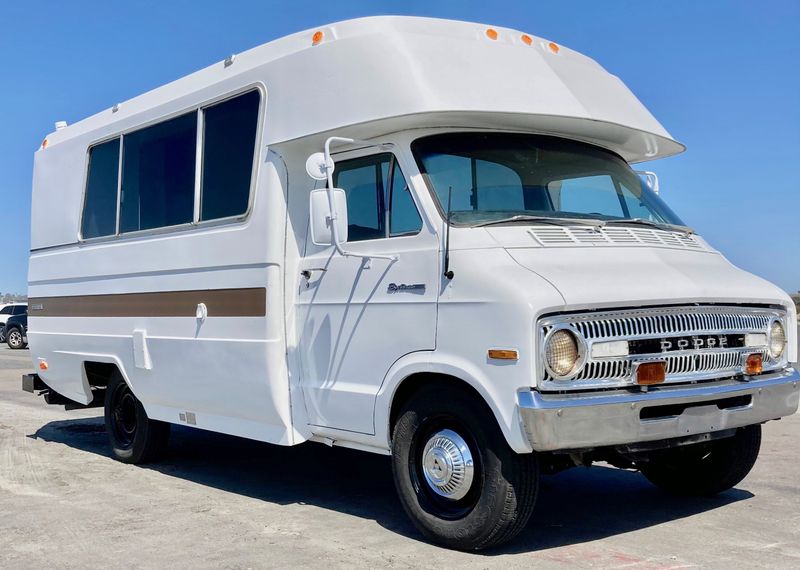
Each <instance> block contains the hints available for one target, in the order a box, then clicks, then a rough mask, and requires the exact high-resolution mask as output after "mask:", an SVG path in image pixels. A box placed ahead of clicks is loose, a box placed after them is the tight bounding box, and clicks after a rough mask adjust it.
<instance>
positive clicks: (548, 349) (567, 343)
mask: <svg viewBox="0 0 800 570" xmlns="http://www.w3.org/2000/svg"><path fill="white" fill-rule="evenodd" d="M544 353H545V359H546V360H547V367H548V368H549V369H550V372H551V373H552V374H553V375H554V376H556V377H557V378H564V377H565V376H569V375H570V374H571V373H572V372H573V371H574V370H575V367H576V366H577V364H578V360H580V357H581V354H580V349H579V345H578V338H577V337H576V336H575V334H574V333H573V332H571V331H569V330H567V329H559V330H557V331H555V332H554V333H553V334H551V335H550V337H549V338H548V339H547V342H546V343H545V346H544Z"/></svg>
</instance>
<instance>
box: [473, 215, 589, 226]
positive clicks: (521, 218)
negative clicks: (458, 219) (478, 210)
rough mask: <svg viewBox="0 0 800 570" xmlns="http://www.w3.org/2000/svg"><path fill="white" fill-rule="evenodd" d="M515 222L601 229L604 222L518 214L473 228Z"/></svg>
mask: <svg viewBox="0 0 800 570" xmlns="http://www.w3.org/2000/svg"><path fill="white" fill-rule="evenodd" d="M517 222H538V223H542V224H552V225H554V226H575V225H578V226H591V227H593V228H601V227H603V224H604V222H602V221H600V220H584V219H581V218H551V217H549V216H527V215H524V214H518V215H516V216H510V217H508V218H501V219H499V220H491V221H489V222H481V223H479V224H475V225H473V226H472V227H473V228H482V227H485V226H495V225H497V224H513V223H517Z"/></svg>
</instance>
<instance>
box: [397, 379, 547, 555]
mask: <svg viewBox="0 0 800 570" xmlns="http://www.w3.org/2000/svg"><path fill="white" fill-rule="evenodd" d="M445 430H449V431H448V432H447V433H455V434H457V435H459V436H460V437H461V438H462V441H463V442H464V443H466V444H467V445H468V447H469V452H470V453H471V455H472V458H473V463H474V470H473V475H472V484H471V485H469V486H466V485H464V486H463V487H462V489H467V488H468V489H469V490H468V492H466V496H464V497H462V498H459V499H458V500H454V499H451V498H445V497H442V496H440V494H439V493H438V492H436V491H434V485H432V484H431V483H429V482H428V480H426V475H425V471H424V467H423V452H424V450H425V445H426V443H427V442H429V441H432V440H434V439H435V438H434V436H435V435H436V434H442V433H445ZM429 465H432V464H431V463H430V462H429ZM392 471H393V474H394V482H395V486H396V487H397V493H398V495H399V497H400V502H401V503H402V505H403V508H404V509H405V511H406V513H407V514H408V516H409V517H410V518H411V520H412V521H413V523H414V524H415V525H416V527H417V528H418V529H419V530H420V532H422V534H423V535H425V536H426V537H427V538H428V539H429V540H431V541H433V542H436V543H438V544H441V545H443V546H447V547H449V548H455V549H458V550H480V549H483V548H489V547H492V546H497V545H499V544H502V543H504V542H507V541H509V540H511V539H512V538H514V537H515V536H516V535H517V534H519V532H520V531H521V530H522V529H523V528H525V525H526V524H527V522H528V519H529V518H530V516H531V513H532V512H533V508H534V505H535V503H536V494H537V491H538V488H539V464H538V461H537V456H536V455H535V454H525V455H520V454H517V453H515V452H514V451H513V450H512V449H511V448H510V447H509V446H508V444H507V443H506V441H505V438H504V437H503V434H502V433H501V431H500V428H499V426H498V425H497V422H496V421H495V418H494V416H493V414H492V413H491V411H490V410H489V409H488V408H487V406H486V405H485V403H484V402H482V401H480V400H478V398H477V397H475V396H472V395H470V394H468V393H466V392H464V391H460V390H458V389H456V388H443V387H431V388H427V389H423V390H421V391H420V392H418V393H417V394H415V395H414V396H413V397H412V398H411V399H410V400H409V401H408V402H407V403H406V405H405V406H404V407H403V409H402V410H401V411H400V414H399V416H398V419H397V421H396V423H395V425H394V429H393V435H392ZM428 473H430V471H428ZM462 492H463V491H462Z"/></svg>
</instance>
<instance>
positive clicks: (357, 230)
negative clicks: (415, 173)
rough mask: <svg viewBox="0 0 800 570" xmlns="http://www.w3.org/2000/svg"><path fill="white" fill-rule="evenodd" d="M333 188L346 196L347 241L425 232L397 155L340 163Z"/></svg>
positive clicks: (335, 173)
mask: <svg viewBox="0 0 800 570" xmlns="http://www.w3.org/2000/svg"><path fill="white" fill-rule="evenodd" d="M333 184H334V186H336V187H337V188H341V189H343V190H344V192H345V194H346V195H347V223H348V226H347V234H348V237H347V241H364V240H369V239H381V238H385V237H394V236H401V235H411V234H415V233H417V232H419V231H420V229H422V218H421V217H420V215H419V211H418V210H417V207H416V205H415V204H414V199H413V197H412V196H411V192H410V190H409V187H408V184H407V183H406V179H405V176H403V173H402V171H401V170H400V167H399V166H398V165H397V161H396V160H395V158H394V155H392V154H390V153H385V154H378V155H374V156H368V157H363V158H355V159H352V160H343V161H340V162H337V163H336V170H335V171H334V175H333Z"/></svg>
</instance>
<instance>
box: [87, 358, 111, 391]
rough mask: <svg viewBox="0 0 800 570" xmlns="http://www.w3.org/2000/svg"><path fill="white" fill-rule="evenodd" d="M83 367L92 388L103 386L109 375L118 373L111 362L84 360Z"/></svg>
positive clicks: (106, 384) (109, 377)
mask: <svg viewBox="0 0 800 570" xmlns="http://www.w3.org/2000/svg"><path fill="white" fill-rule="evenodd" d="M83 368H84V370H86V380H88V382H89V386H91V387H92V388H105V387H106V386H108V381H109V380H111V377H112V376H113V375H114V374H115V373H119V369H118V368H117V365H116V364H113V363H111V362H91V361H86V362H84V363H83Z"/></svg>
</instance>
